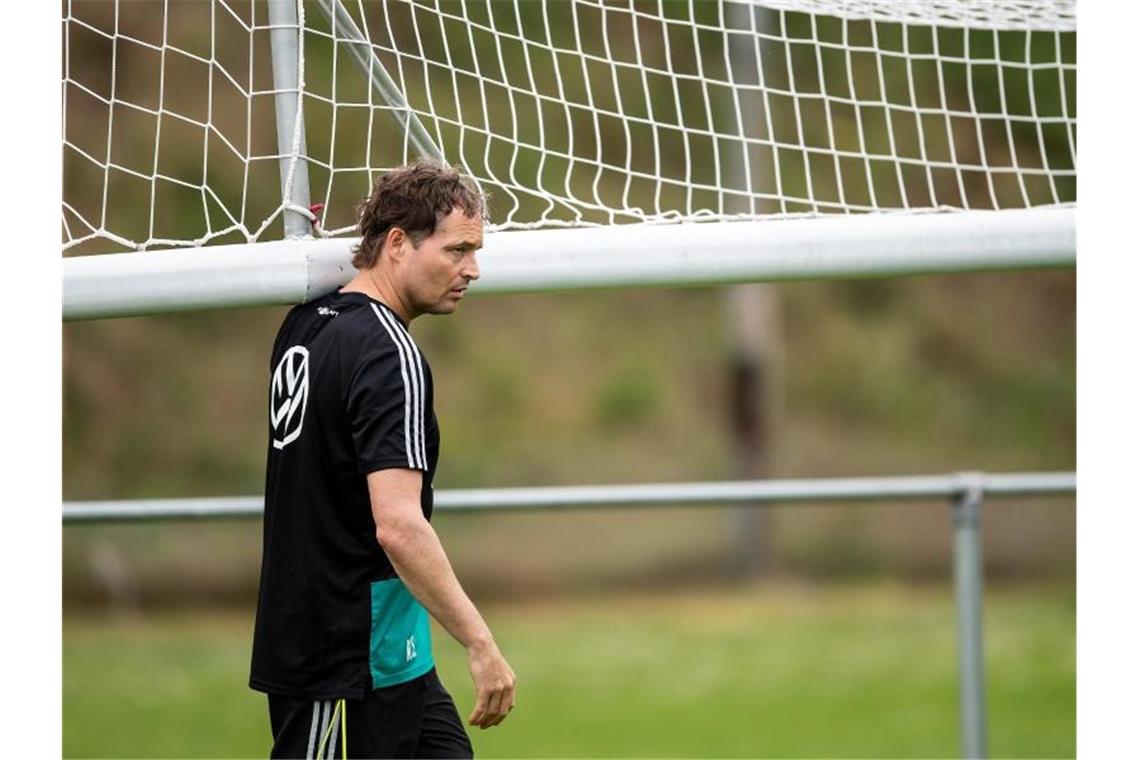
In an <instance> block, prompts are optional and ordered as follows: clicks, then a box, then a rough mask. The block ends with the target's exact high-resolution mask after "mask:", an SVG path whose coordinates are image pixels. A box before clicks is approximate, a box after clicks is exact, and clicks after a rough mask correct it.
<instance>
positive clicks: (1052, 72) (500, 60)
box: [63, 0, 1076, 253]
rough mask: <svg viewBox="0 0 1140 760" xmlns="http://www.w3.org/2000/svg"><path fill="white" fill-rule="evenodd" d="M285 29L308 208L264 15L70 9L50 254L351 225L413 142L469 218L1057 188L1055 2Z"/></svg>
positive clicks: (1069, 134)
mask: <svg viewBox="0 0 1140 760" xmlns="http://www.w3.org/2000/svg"><path fill="white" fill-rule="evenodd" d="M338 5H339V6H340V7H339V10H338V8H337V6H338ZM326 8H327V9H328V10H325V9H326ZM298 26H299V29H300V37H301V46H300V55H299V56H298V57H297V60H296V61H295V62H294V63H295V65H297V66H298V67H299V73H300V77H299V80H300V85H299V87H298V91H299V92H300V93H301V96H300V109H299V112H298V122H297V123H295V124H291V125H285V128H286V129H288V130H289V132H288V134H290V135H291V136H294V137H295V138H296V139H293V140H290V141H289V144H291V145H292V148H291V149H290V150H289V151H288V152H287V153H286V154H285V156H284V157H285V158H291V157H293V155H294V154H295V156H296V160H295V161H292V162H290V163H289V166H290V167H291V169H290V171H291V172H293V173H294V174H295V173H296V172H302V171H303V172H305V173H306V174H307V179H308V187H309V188H310V193H311V197H310V199H309V203H312V204H318V203H319V204H321V205H320V208H319V209H318V210H317V211H316V212H315V213H314V212H311V211H310V209H309V204H308V203H305V202H301V203H295V202H292V201H290V200H288V198H289V195H288V192H287V191H286V192H284V193H283V191H282V185H283V183H282V180H281V177H280V169H279V165H280V159H281V158H282V154H281V152H280V151H279V149H278V147H277V145H278V143H277V131H276V130H277V126H276V124H275V120H274V97H275V94H276V92H275V90H274V89H273V71H272V56H271V47H270V41H269V37H270V31H271V25H270V24H269V20H268V15H267V7H266V4H265V2H264V1H263V0H256V1H250V2H237V0H211V1H210V2H198V1H197V0H183V1H181V2H179V1H176V0H168V1H167V2H162V3H159V2H149V3H135V2H110V1H109V0H108V2H82V3H80V2H71V3H69V4H68V5H67V6H66V9H65V16H64V22H63V27H64V29H63V32H64V51H65V59H64V73H63V103H64V147H63V150H64V202H63V237H64V247H65V249H66V250H68V251H69V252H70V253H87V252H107V251H111V250H124V249H139V250H141V249H147V248H158V247H170V246H187V245H202V244H209V243H224V242H252V241H256V240H265V239H278V238H280V237H281V236H282V227H281V218H282V215H283V213H284V212H285V211H287V210H289V209H293V210H299V211H302V212H303V213H304V214H306V215H308V216H310V218H312V220H313V221H314V222H315V225H314V228H313V230H314V234H318V235H345V234H351V233H352V232H353V230H354V228H355V208H356V206H357V204H358V203H359V202H360V201H361V200H362V199H363V198H364V197H365V196H366V195H367V194H368V191H369V189H370V187H371V185H372V183H373V182H374V181H375V179H376V178H377V176H378V175H379V174H380V173H381V172H383V171H385V170H387V169H390V168H392V167H395V166H398V165H400V164H403V163H406V162H407V161H409V160H412V159H414V158H416V157H417V156H418V155H420V154H424V153H426V154H429V155H432V154H434V155H437V156H439V157H441V158H442V159H443V160H444V161H446V162H447V163H449V164H451V165H454V166H457V167H460V168H462V169H463V170H464V171H465V172H466V173H468V174H470V175H471V176H472V177H474V178H475V180H476V181H477V182H478V183H479V184H480V185H481V187H482V189H483V190H484V191H485V192H488V193H489V194H490V198H491V202H490V214H491V220H490V221H491V228H492V229H524V228H541V227H555V226H592V225H610V224H622V223H667V222H677V221H701V220H708V221H713V220H731V219H741V218H751V219H767V218H781V217H788V216H800V215H823V214H848V213H862V212H887V211H890V212H906V211H911V212H914V211H924V210H932V209H939V210H946V209H1009V208H1025V207H1030V206H1047V205H1065V204H1072V203H1074V202H1075V200H1076V150H1075V144H1076V32H1075V5H1074V3H1072V2H996V1H995V2H949V1H946V0H933V1H932V2H927V3H910V2H906V3H898V2H841V1H840V0H815V1H814V2H790V1H787V0H763V1H762V2H733V1H730V0H725V1H724V2H701V1H691V2H690V1H689V0H684V1H681V0H677V1H675V2H673V1H669V0H651V1H646V2H642V1H641V0H623V1H622V2H608V1H606V2H602V1H601V0H574V1H573V2H569V1H567V2H558V3H537V2H525V1H524V0H518V1H517V2H489V1H488V2H442V1H441V2H435V1H432V2H429V1H427V0H403V1H401V2H388V3H378V2H361V1H360V0H355V2H343V3H341V4H337V3H331V2H325V0H322V2H311V3H310V2H304V3H300V4H299V5H298ZM293 179H295V176H294V177H293V178H290V182H288V183H285V184H286V185H287V186H289V187H291V186H292V180H293Z"/></svg>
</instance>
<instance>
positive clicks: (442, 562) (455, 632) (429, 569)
mask: <svg viewBox="0 0 1140 760" xmlns="http://www.w3.org/2000/svg"><path fill="white" fill-rule="evenodd" d="M377 539H378V540H379V541H380V545H381V546H382V547H383V548H384V552H385V553H386V554H387V555H388V559H389V560H391V562H392V567H394V568H395V570H396V573H397V574H398V575H399V576H400V579H401V580H403V582H404V585H406V586H407V587H408V590H409V591H411V592H412V595H413V596H415V597H416V598H417V599H418V600H419V601H420V603H421V604H423V605H424V607H426V608H427V610H428V612H430V613H431V614H432V617H434V618H435V619H436V620H438V621H439V622H440V624H441V625H442V626H443V627H444V628H445V629H446V630H447V632H448V633H450V634H451V635H452V636H454V637H455V639H456V640H457V641H458V642H459V643H460V644H462V645H463V646H465V647H467V648H469V649H470V648H471V647H473V646H478V645H480V644H484V643H490V642H491V641H492V637H491V630H490V629H489V628H488V627H487V624H486V623H485V622H484V621H483V617H482V616H481V615H480V614H479V611H478V610H477V609H476V608H475V605H474V603H472V601H471V599H470V598H469V597H468V596H467V594H466V592H464V591H463V587H462V586H460V585H459V579H458V578H456V577H455V571H454V570H452V568H451V562H449V561H448V559H447V554H446V553H445V552H444V550H443V545H442V544H441V543H440V541H439V537H438V536H437V535H436V533H435V529H433V528H432V527H431V523H429V522H428V521H427V520H423V519H419V520H408V521H407V522H406V523H404V524H402V525H400V526H398V527H394V528H391V529H389V530H386V531H378V532H377Z"/></svg>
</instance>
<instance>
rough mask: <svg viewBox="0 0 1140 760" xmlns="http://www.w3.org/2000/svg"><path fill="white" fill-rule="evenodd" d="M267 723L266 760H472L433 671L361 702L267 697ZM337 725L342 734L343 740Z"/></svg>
mask: <svg viewBox="0 0 1140 760" xmlns="http://www.w3.org/2000/svg"><path fill="white" fill-rule="evenodd" d="M341 710H344V721H343V724H342V721H341V714H340V711H341ZM269 723H270V726H271V727H272V729H273V749H272V750H271V751H270V754H269V756H270V757H271V758H277V757H288V758H302V757H303V758H316V757H321V758H340V757H342V756H343V755H342V750H343V751H346V752H347V756H348V757H448V758H470V757H473V756H474V750H472V749H471V740H470V739H468V738H467V732H466V731H465V730H464V729H463V723H462V722H461V721H460V720H459V713H458V712H456V710H455V702H453V701H452V699H451V695H450V694H448V693H447V690H446V689H444V688H443V684H442V683H440V682H439V676H437V675H436V672H435V668H432V669H431V670H430V671H429V672H427V673H425V674H424V675H422V676H420V677H419V678H415V679H413V680H411V681H408V682H407V683H401V684H396V685H395V686H386V687H384V688H382V689H376V690H375V691H372V692H371V693H369V695H368V696H367V697H365V698H364V699H362V700H360V699H345V700H336V699H326V700H319V701H312V700H303V699H293V698H291V697H280V696H276V695H273V694H270V695H269ZM341 725H344V726H345V728H346V729H347V731H346V733H345V734H344V735H343V736H342V733H341ZM343 740H347V741H343ZM318 752H319V753H320V754H319V755H318Z"/></svg>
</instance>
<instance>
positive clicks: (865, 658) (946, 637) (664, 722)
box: [63, 584, 1076, 757]
mask: <svg viewBox="0 0 1140 760" xmlns="http://www.w3.org/2000/svg"><path fill="white" fill-rule="evenodd" d="M985 611H986V643H987V655H988V660H987V679H988V684H987V686H988V697H989V717H990V753H991V755H992V756H993V757H1072V756H1074V755H1075V750H1076V722H1075V721H1076V675H1075V673H1076V671H1075V667H1076V662H1075V660H1076V658H1075V628H1076V617H1075V597H1074V592H1073V590H1072V588H1071V587H1061V588H1057V587H1032V586H1031V587H1024V586H1022V587H1015V588H1001V589H991V590H990V591H989V592H988V593H987V598H986V608H985ZM485 612H486V615H487V617H488V619H489V621H490V623H491V625H492V627H493V628H494V630H495V631H496V635H497V637H498V639H499V641H500V644H501V646H502V648H503V650H504V652H505V653H506V654H507V655H508V657H509V658H510V660H511V662H512V664H513V666H514V668H515V670H516V672H517V673H518V676H519V684H520V686H519V696H518V708H517V709H516V710H515V712H514V713H513V714H512V715H511V717H510V719H509V720H508V721H507V722H505V723H504V724H503V725H502V726H499V727H498V728H495V729H491V730H489V731H485V732H480V731H476V732H475V733H474V734H473V737H472V738H473V741H474V743H475V748H476V752H477V754H478V755H480V756H482V757H528V756H542V757H566V756H577V757H595V756H609V757H617V756H641V757H645V756H654V757H661V756H701V757H743V756H751V757H758V756H780V757H824V756H826V757H950V756H956V755H957V754H958V729H957V685H956V684H957V670H956V661H955V646H954V627H953V622H954V621H953V608H952V602H951V592H950V589H949V588H947V587H941V586H930V587H925V588H913V587H903V586H898V585H884V584H874V585H868V584H860V585H835V586H828V587H819V586H802V587H801V586H788V585H781V586H774V587H767V588H757V589H744V590H733V591H725V590H718V591H708V592H698V591H683V592H675V593H668V594H645V595H637V596H630V595H622V596H613V597H608V598H601V599H599V598H592V599H582V600H576V601H552V602H545V603H535V602H531V603H527V604H522V603H520V604H512V605H499V606H491V607H488V608H487V609H486V611H485ZM249 631H250V619H249V615H247V614H235V613H216V614H214V613H196V614H193V615H187V614H183V615H167V616H162V617H158V618H153V617H145V618H135V619H122V618H115V619H107V618H84V617H77V616H74V615H69V616H67V617H66V618H65V623H64V651H63V655H64V694H63V696H64V731H63V743H64V756H65V757H112V756H114V757H153V756H162V757H171V756H174V757H256V756H265V755H266V753H267V751H268V746H269V736H268V728H267V716H266V710H265V703H264V700H263V698H262V697H261V696H260V695H257V694H254V693H253V692H250V691H249V690H248V689H247V688H246V687H245V680H246V673H247V666H248V658H249V650H248V645H249ZM435 634H436V655H437V659H438V660H439V662H440V672H441V674H442V676H443V678H444V681H445V683H447V684H448V686H449V688H450V689H451V690H452V693H453V694H454V695H455V698H456V702H457V704H458V706H459V708H460V712H461V713H463V714H464V715H466V711H468V710H469V709H470V706H471V701H472V700H471V689H470V685H469V679H468V676H467V673H466V667H465V663H464V660H463V653H462V650H461V649H460V648H459V647H458V646H457V645H455V644H454V642H452V641H450V640H449V639H446V637H445V636H444V635H443V634H442V633H441V632H440V631H439V630H438V629H437V630H436V631H435ZM350 719H351V716H350Z"/></svg>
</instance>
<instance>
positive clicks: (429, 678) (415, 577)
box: [250, 163, 515, 758]
mask: <svg viewBox="0 0 1140 760" xmlns="http://www.w3.org/2000/svg"><path fill="white" fill-rule="evenodd" d="M359 211H360V234H361V242H360V244H359V245H358V247H357V248H356V249H355V250H354V253H355V255H354V258H353V265H354V266H355V267H356V268H357V269H358V270H359V271H358V273H357V274H356V276H355V277H354V278H353V279H352V280H351V281H350V282H349V283H348V284H347V285H345V286H344V287H343V288H342V289H340V290H339V291H336V292H333V293H330V294H329V295H327V296H324V297H322V298H319V299H317V300H315V301H313V302H311V303H307V304H301V305H299V306H297V307H295V308H293V309H292V310H291V311H290V312H289V314H288V316H286V318H285V321H284V323H283V324H282V325H281V329H280V331H279V332H278V335H277V340H276V341H275V343H274V346H273V355H272V359H271V362H270V370H271V373H272V374H271V382H270V409H269V417H270V432H269V437H270V444H269V454H268V465H267V472H266V487H265V525H264V552H263V556H262V568H261V588H260V592H259V597H258V605H257V621H256V625H255V629H254V642H253V657H252V668H251V674H250V686H251V687H252V688H254V689H256V690H258V691H263V692H265V693H266V694H268V699H269V717H270V724H271V726H272V730H273V749H272V751H271V757H306V758H314V757H341V756H352V757H471V756H472V754H473V753H472V749H471V743H470V741H469V739H468V737H467V734H466V731H465V730H464V728H463V725H462V723H461V722H460V720H459V716H458V714H457V712H456V709H455V704H454V702H453V701H452V699H451V697H450V696H449V695H448V693H447V691H445V690H444V688H443V686H442V685H441V684H440V681H439V678H438V677H437V676H436V672H435V667H434V660H433V657H432V649H431V641H430V629H429V625H428V619H427V613H428V612H430V613H431V615H432V616H433V617H435V619H436V620H437V621H439V623H440V624H441V625H442V626H443V627H444V628H445V629H446V630H447V632H448V633H450V634H451V635H452V636H454V637H455V638H456V639H457V640H458V641H459V642H460V643H461V644H462V645H463V646H464V647H465V648H466V649H467V658H468V667H469V669H470V671H471V677H472V679H473V680H474V683H475V691H476V704H475V707H474V709H473V710H472V712H471V714H470V717H469V718H468V722H469V723H470V724H471V725H474V726H478V727H480V728H484V729H485V728H489V727H491V726H495V725H498V724H499V723H500V722H501V721H502V720H503V719H504V718H505V717H506V715H507V713H508V712H510V710H511V709H512V708H513V707H514V705H515V675H514V672H513V671H512V670H511V668H510V666H509V665H508V664H507V661H506V660H505V659H504V658H503V656H502V654H501V653H500V652H499V649H498V647H497V645H496V644H495V640H494V638H493V637H492V635H491V631H490V630H489V629H488V627H487V625H486V623H485V622H484V621H483V618H482V617H480V615H479V612H478V611H477V610H476V609H475V606H474V605H473V604H472V603H471V600H470V599H469V598H468V597H467V595H466V594H465V593H464V592H463V589H462V588H461V587H460V585H459V582H458V581H457V580H456V577H455V574H454V572H453V571H452V569H451V565H450V563H449V562H448V559H447V556H446V555H445V553H444V551H443V548H442V546H441V545H440V542H439V539H438V538H437V536H436V534H435V532H434V531H433V530H432V527H431V525H430V523H429V522H428V521H429V520H430V518H431V513H432V477H433V475H434V473H435V468H436V462H437V460H438V457H439V429H438V427H437V425H436V418H435V413H434V411H433V409H432V376H431V368H430V367H429V366H428V364H427V362H426V361H425V360H424V358H423V355H422V354H421V353H420V351H419V348H418V347H417V346H416V344H415V341H414V340H413V339H412V337H411V335H410V334H409V332H408V330H407V327H408V324H409V323H410V322H411V321H412V320H413V319H415V318H416V317H418V316H419V315H421V314H450V313H452V312H454V311H455V310H456V308H457V307H458V305H459V302H460V300H462V298H463V294H464V292H465V291H466V289H467V286H468V285H469V284H470V283H471V281H472V280H475V279H477V278H478V277H479V267H478V264H477V263H476V260H475V252H476V251H477V250H478V249H479V248H481V247H482V245H483V218H484V213H485V212H484V201H483V198H482V197H481V196H480V195H479V193H478V191H477V190H476V189H474V187H473V186H472V185H471V184H470V183H469V181H467V180H466V179H464V178H462V177H461V176H460V175H459V174H458V173H457V172H455V171H453V170H451V169H446V168H442V167H439V166H436V165H433V164H429V163H418V164H415V165H412V166H408V167H404V168H402V169H398V170H396V171H393V172H391V173H388V174H386V175H385V176H383V177H382V178H381V179H380V180H379V181H378V182H377V183H376V186H375V187H374V188H373V191H372V194H371V196H370V197H369V198H368V199H367V200H366V201H365V202H364V204H363V205H362V206H361V207H360V209H359ZM425 608H426V611H425Z"/></svg>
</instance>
